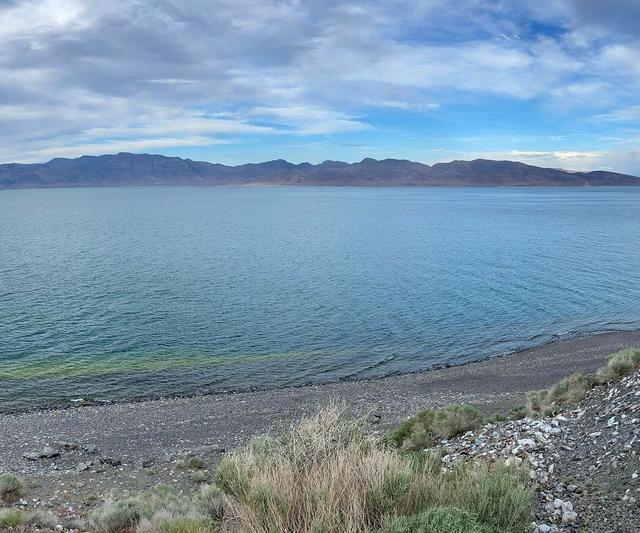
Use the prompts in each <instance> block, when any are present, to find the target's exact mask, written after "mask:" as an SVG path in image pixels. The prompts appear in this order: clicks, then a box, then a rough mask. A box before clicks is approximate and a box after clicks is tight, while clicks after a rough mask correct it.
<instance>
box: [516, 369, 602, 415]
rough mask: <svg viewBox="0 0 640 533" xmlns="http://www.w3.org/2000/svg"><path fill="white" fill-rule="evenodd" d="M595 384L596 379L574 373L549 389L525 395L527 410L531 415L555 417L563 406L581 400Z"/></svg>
mask: <svg viewBox="0 0 640 533" xmlns="http://www.w3.org/2000/svg"><path fill="white" fill-rule="evenodd" d="M597 384H598V380H597V379H596V377H594V376H585V375H584V374H581V373H580V372H575V373H573V374H571V375H570V376H567V377H566V378H564V379H561V380H560V381H558V383H556V384H555V385H553V386H551V387H550V388H549V389H544V390H541V391H531V392H529V393H528V394H527V409H528V410H529V412H531V413H532V414H537V413H542V414H543V415H545V416H552V415H555V414H557V412H558V411H559V410H560V409H561V408H562V407H563V406H565V405H567V404H573V403H576V402H579V401H580V400H582V398H584V397H585V395H586V394H587V392H588V391H589V390H591V389H592V388H593V387H594V386H595V385H597Z"/></svg>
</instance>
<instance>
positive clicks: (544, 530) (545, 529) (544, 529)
mask: <svg viewBox="0 0 640 533" xmlns="http://www.w3.org/2000/svg"><path fill="white" fill-rule="evenodd" d="M538 531H539V532H540V533H549V532H550V531H551V526H549V525H547V524H538Z"/></svg>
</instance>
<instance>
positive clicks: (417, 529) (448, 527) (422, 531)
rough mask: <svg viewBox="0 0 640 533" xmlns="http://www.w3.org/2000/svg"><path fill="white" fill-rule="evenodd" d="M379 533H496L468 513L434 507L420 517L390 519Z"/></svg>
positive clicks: (452, 508) (449, 508)
mask: <svg viewBox="0 0 640 533" xmlns="http://www.w3.org/2000/svg"><path fill="white" fill-rule="evenodd" d="M379 533H494V530H493V529H492V528H490V527H488V526H485V525H483V524H481V523H479V522H478V519H477V518H476V517H475V516H474V515H473V514H471V513H469V512H467V511H461V510H460V509H456V508H455V507H433V508H432V509H429V510H428V511H425V512H424V513H420V514H418V515H413V516H400V517H393V518H389V519H387V520H386V521H385V522H384V524H383V526H382V528H381V529H380V532H379Z"/></svg>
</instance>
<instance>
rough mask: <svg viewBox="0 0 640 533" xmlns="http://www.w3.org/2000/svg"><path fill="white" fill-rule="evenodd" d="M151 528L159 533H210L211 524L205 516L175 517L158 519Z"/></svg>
mask: <svg viewBox="0 0 640 533" xmlns="http://www.w3.org/2000/svg"><path fill="white" fill-rule="evenodd" d="M151 529H152V530H155V531H159V533H211V531H212V524H211V523H210V522H209V521H208V520H206V519H205V518H190V517H184V516H181V517H176V518H168V519H166V520H160V521H159V523H158V524H157V526H155V528H154V527H153V525H152V527H151Z"/></svg>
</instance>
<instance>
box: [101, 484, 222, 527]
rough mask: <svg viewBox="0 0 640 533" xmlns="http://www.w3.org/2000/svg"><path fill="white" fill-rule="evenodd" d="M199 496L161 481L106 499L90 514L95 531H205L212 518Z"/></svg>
mask: <svg viewBox="0 0 640 533" xmlns="http://www.w3.org/2000/svg"><path fill="white" fill-rule="evenodd" d="M201 507H202V506H201V505H200V501H199V499H198V498H195V499H194V498H185V497H184V496H182V495H180V494H178V493H177V492H175V491H174V490H173V489H172V488H171V487H168V486H165V485H160V486H158V487H155V488H154V489H152V490H150V491H147V492H144V493H141V494H139V495H137V496H132V497H130V498H125V499H122V500H118V501H115V502H113V501H107V502H105V503H104V504H103V505H102V506H101V507H100V508H98V509H97V510H96V511H94V513H93V514H92V515H91V529H92V531H95V532H96V533H125V532H127V533H129V532H132V531H137V532H138V533H204V532H207V531H212V524H213V521H212V519H211V517H210V516H208V515H207V514H206V512H205V511H204V510H203V509H201Z"/></svg>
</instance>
